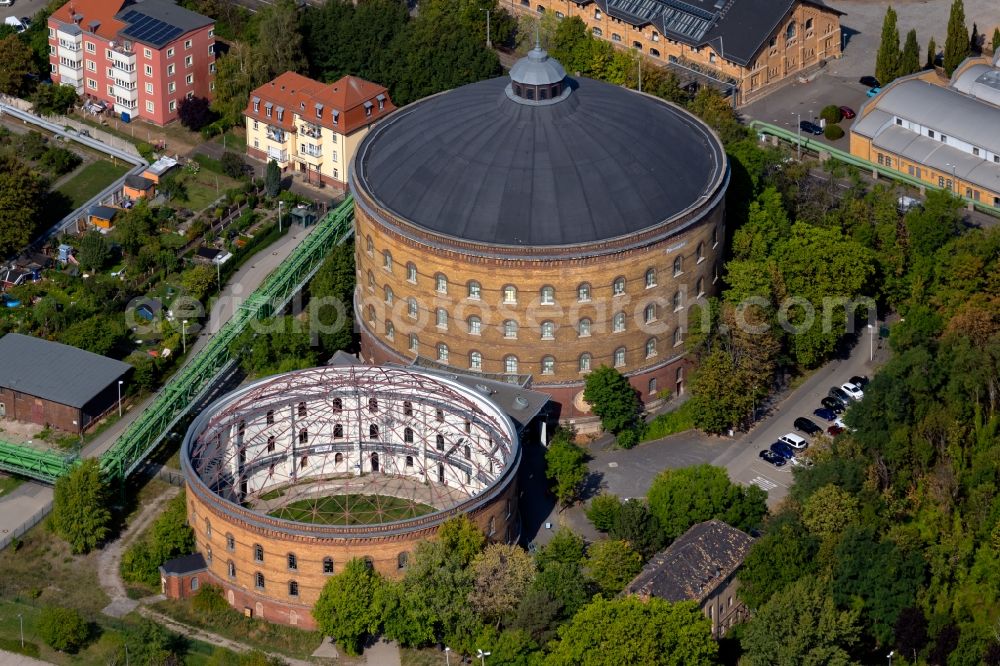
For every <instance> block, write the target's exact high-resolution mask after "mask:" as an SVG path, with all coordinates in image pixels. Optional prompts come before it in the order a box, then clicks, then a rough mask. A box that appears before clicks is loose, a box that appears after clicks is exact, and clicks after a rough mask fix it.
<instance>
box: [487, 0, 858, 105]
mask: <svg viewBox="0 0 1000 666" xmlns="http://www.w3.org/2000/svg"><path fill="white" fill-rule="evenodd" d="M503 4H504V6H505V7H507V8H508V9H510V10H511V11H512V12H515V13H520V14H534V15H541V14H545V13H554V14H555V15H556V16H557V17H558V18H560V19H561V18H564V17H567V16H579V17H580V18H581V19H582V20H583V22H584V23H586V24H587V28H588V30H590V32H591V33H592V34H593V35H594V36H595V37H597V38H599V39H604V40H607V41H610V42H611V43H612V44H614V45H615V46H618V47H621V48H627V49H633V50H636V51H639V52H641V53H643V54H645V55H646V56H648V57H649V58H650V59H651V60H652V61H653V62H657V63H662V64H664V65H668V66H670V67H673V68H675V69H677V70H679V71H682V72H683V71H689V72H690V71H693V72H697V73H700V74H704V75H706V76H709V77H711V78H714V79H717V80H719V81H722V82H725V83H726V84H728V85H730V86H734V88H735V89H734V92H735V95H736V102H737V103H738V104H745V103H747V102H749V101H751V100H753V99H755V98H757V97H759V96H761V95H762V94H765V93H766V92H768V91H769V90H773V89H774V88H775V87H776V86H777V85H780V84H783V83H786V82H788V81H790V80H792V79H793V77H794V76H796V75H798V74H801V73H803V72H805V71H809V70H812V69H813V68H816V67H818V66H819V64H820V63H821V62H823V61H825V60H829V59H831V58H839V57H840V55H841V35H840V17H841V16H842V15H843V12H841V11H838V10H836V9H833V8H832V7H828V6H827V5H825V4H824V3H823V2H822V0H685V1H682V0H642V1H641V2H638V1H636V0H504V3H503Z"/></svg>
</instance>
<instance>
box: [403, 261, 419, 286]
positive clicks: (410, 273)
mask: <svg viewBox="0 0 1000 666" xmlns="http://www.w3.org/2000/svg"><path fill="white" fill-rule="evenodd" d="M406 280H407V282H412V283H413V284H416V283H417V265H416V264H414V263H413V262H412V261H411V262H409V263H407V264H406Z"/></svg>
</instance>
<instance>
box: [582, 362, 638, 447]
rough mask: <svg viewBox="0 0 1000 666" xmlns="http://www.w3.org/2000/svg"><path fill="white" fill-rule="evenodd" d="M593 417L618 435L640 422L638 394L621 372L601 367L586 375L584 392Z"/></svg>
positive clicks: (606, 428) (606, 429)
mask: <svg viewBox="0 0 1000 666" xmlns="http://www.w3.org/2000/svg"><path fill="white" fill-rule="evenodd" d="M583 399H584V400H586V401H587V402H588V403H589V404H590V407H591V409H592V410H593V412H594V414H595V415H596V416H597V417H599V418H600V419H601V427H603V428H604V430H605V431H607V432H610V433H612V434H615V435H617V434H618V433H620V432H622V431H624V430H631V429H633V428H635V427H636V425H637V422H638V420H639V409H640V404H639V394H638V392H637V391H636V390H635V389H634V388H633V387H632V385H631V384H630V383H629V381H628V379H626V378H625V376H624V375H622V373H620V372H618V371H617V370H615V369H614V368H611V367H608V366H606V365H602V366H601V367H599V368H597V369H596V370H594V371H593V372H591V373H590V374H589V375H587V380H586V383H585V384H584V389H583Z"/></svg>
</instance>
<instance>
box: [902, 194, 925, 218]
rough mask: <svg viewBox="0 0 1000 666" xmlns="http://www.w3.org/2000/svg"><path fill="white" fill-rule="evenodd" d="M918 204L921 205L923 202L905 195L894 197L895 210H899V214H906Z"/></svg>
mask: <svg viewBox="0 0 1000 666" xmlns="http://www.w3.org/2000/svg"><path fill="white" fill-rule="evenodd" d="M919 206H923V204H922V203H920V199H914V198H913V197H908V196H905V195H904V196H901V197H899V198H898V199H896V210H898V211H899V214H900V215H906V214H907V213H909V212H910V211H911V210H913V209H914V208H917V207H919Z"/></svg>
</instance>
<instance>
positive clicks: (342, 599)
mask: <svg viewBox="0 0 1000 666" xmlns="http://www.w3.org/2000/svg"><path fill="white" fill-rule="evenodd" d="M381 582H382V581H381V578H380V577H379V575H378V574H377V573H375V571H373V570H372V568H371V566H369V565H368V563H367V562H365V561H364V560H362V559H360V558H354V559H352V560H351V561H349V562H348V563H347V564H346V565H345V566H344V569H343V570H342V571H341V572H340V573H339V574H337V575H335V576H333V577H332V578H330V579H329V580H328V581H327V582H326V584H325V585H324V586H323V591H322V592H320V595H319V599H317V600H316V605H315V606H313V610H312V614H313V617H314V618H315V619H316V625H317V626H318V627H319V629H320V631H322V632H323V633H324V634H325V635H326V636H330V637H331V638H333V639H334V640H335V641H337V643H338V644H339V645H341V646H342V647H343V649H344V651H345V652H347V654H350V655H358V654H361V648H362V646H363V645H364V641H365V639H366V638H367V637H368V636H370V635H373V634H376V633H378V631H379V623H380V620H379V614H378V612H377V607H376V605H375V594H376V590H377V589H378V587H379V585H380V584H381Z"/></svg>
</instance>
